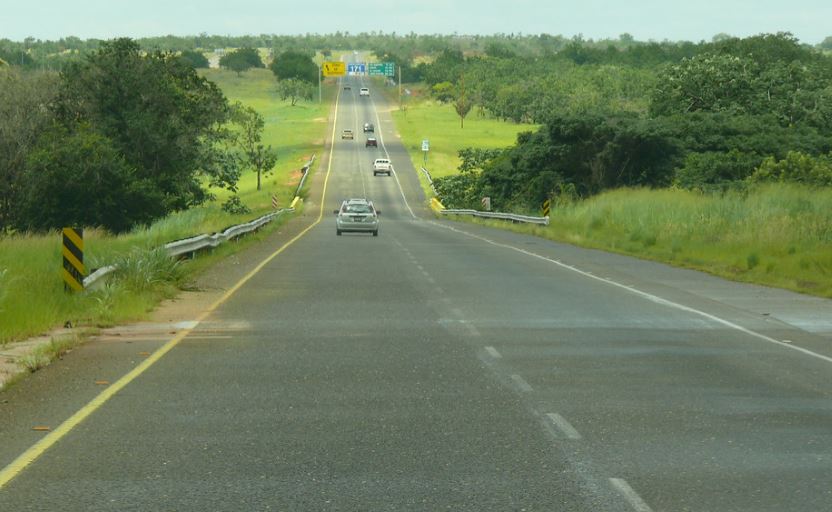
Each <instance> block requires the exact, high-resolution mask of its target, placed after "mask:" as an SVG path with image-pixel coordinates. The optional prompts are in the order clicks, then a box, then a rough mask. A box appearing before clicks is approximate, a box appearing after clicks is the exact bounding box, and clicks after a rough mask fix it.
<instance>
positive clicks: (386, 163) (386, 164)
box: [373, 158, 393, 176]
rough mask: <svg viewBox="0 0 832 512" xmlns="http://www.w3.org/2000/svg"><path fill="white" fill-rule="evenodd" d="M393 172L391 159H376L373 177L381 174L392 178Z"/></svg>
mask: <svg viewBox="0 0 832 512" xmlns="http://www.w3.org/2000/svg"><path fill="white" fill-rule="evenodd" d="M391 172H393V164H391V163H390V159H389V158H376V159H375V161H374V162H373V176H378V175H379V174H386V175H388V176H390V173H391Z"/></svg>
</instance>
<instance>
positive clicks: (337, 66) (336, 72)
mask: <svg viewBox="0 0 832 512" xmlns="http://www.w3.org/2000/svg"><path fill="white" fill-rule="evenodd" d="M322 69H323V72H324V76H344V75H346V74H347V63H346V62H329V61H327V62H324V65H323V67H322Z"/></svg>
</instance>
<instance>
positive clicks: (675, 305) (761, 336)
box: [431, 221, 832, 363]
mask: <svg viewBox="0 0 832 512" xmlns="http://www.w3.org/2000/svg"><path fill="white" fill-rule="evenodd" d="M431 223H432V224H434V225H436V226H439V227H442V228H445V229H449V230H451V231H454V232H457V233H461V234H463V235H466V236H469V237H471V238H476V239H478V240H482V241H483V242H486V243H489V244H491V245H494V246H496V247H502V248H504V249H511V250H513V251H517V252H519V253H522V254H525V255H527V256H532V257H534V258H538V259H541V260H544V261H548V262H550V263H553V264H555V265H557V266H559V267H561V268H565V269H567V270H571V271H572V272H576V273H578V274H580V275H582V276H585V277H588V278H590V279H595V280H596V281H601V282H602V283H607V284H610V285H612V286H617V287H619V288H621V289H624V290H627V291H629V292H632V293H635V294H636V295H640V296H641V297H643V298H645V299H647V300H650V301H652V302H655V303H657V304H661V305H664V306H668V307H671V308H676V309H678V310H681V311H685V312H688V313H693V314H695V315H699V316H701V317H704V318H707V319H708V320H711V321H714V322H716V323H719V324H722V325H724V326H726V327H730V328H732V329H736V330H737V331H740V332H743V333H745V334H748V335H749V336H753V337H755V338H759V339H761V340H764V341H768V342H769V343H774V344H775V345H780V346H781V347H785V348H788V349H792V350H796V351H798V352H801V353H803V354H805V355H808V356H812V357H815V358H817V359H820V360H822V361H826V362H827V363H832V357H829V356H825V355H823V354H818V353H817V352H813V351H811V350H809V349H805V348H803V347H798V346H796V345H792V344H790V343H784V342H782V341H780V340H776V339H774V338H771V337H769V336H766V335H765V334H760V333H758V332H755V331H752V330H751V329H747V328H745V327H743V326H741V325H738V324H735V323H733V322H730V321H728V320H725V319H723V318H719V317H718V316H714V315H712V314H710V313H705V312H704V311H700V310H698V309H694V308H692V307H689V306H685V305H682V304H679V303H677V302H673V301H671V300H668V299H663V298H661V297H658V296H656V295H653V294H650V293H647V292H643V291H641V290H639V289H637V288H633V287H632V286H627V285H625V284H621V283H618V282H616V281H613V280H612V279H606V278H603V277H598V276H595V275H592V274H591V273H589V272H585V271H583V270H580V269H578V268H575V267H573V266H572V265H566V264H565V263H561V262H559V261H557V260H553V259H551V258H547V257H546V256H541V255H540V254H535V253H533V252H529V251H527V250H525V249H520V248H518V247H514V246H511V245H508V244H501V243H499V242H495V241H493V240H489V239H488V238H484V237H481V236H479V235H475V234H473V233H469V232H467V231H463V230H461V229H457V228H454V227H453V226H445V225H443V224H440V223H438V222H434V221H431Z"/></svg>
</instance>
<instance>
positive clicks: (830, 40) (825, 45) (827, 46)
mask: <svg viewBox="0 0 832 512" xmlns="http://www.w3.org/2000/svg"><path fill="white" fill-rule="evenodd" d="M818 47H819V48H822V49H824V50H832V36H828V37H827V38H826V39H824V40H823V42H821V43H820V44H819V45H818Z"/></svg>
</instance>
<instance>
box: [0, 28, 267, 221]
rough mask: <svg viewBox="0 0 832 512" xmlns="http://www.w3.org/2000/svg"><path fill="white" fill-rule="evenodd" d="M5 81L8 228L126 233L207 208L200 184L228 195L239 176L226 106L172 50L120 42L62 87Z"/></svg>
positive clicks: (3, 197) (1, 131) (0, 141)
mask: <svg viewBox="0 0 832 512" xmlns="http://www.w3.org/2000/svg"><path fill="white" fill-rule="evenodd" d="M0 79H2V80H3V81H4V83H6V84H8V86H9V87H7V88H3V95H4V97H5V99H6V100H7V101H8V103H6V102H2V103H3V104H4V105H6V106H4V107H3V108H4V110H6V111H7V112H5V113H6V114H8V115H7V116H4V117H3V119H2V121H0V149H1V150H2V152H0V178H2V179H0V227H2V228H4V229H31V230H43V229H51V228H58V227H61V226H65V225H69V224H77V225H82V226H102V227H105V228H107V229H109V230H112V231H115V232H121V231H125V230H128V229H130V228H132V227H133V226H135V225H136V224H146V223H149V222H151V221H152V220H154V219H158V218H161V217H164V216H165V215H167V214H169V213H171V212H174V211H178V210H184V209H187V208H189V207H191V206H194V205H197V204H201V203H203V202H205V201H206V200H207V199H209V198H210V195H209V194H208V193H207V191H206V190H205V188H204V183H205V181H206V179H205V178H207V181H208V183H210V184H211V185H213V186H223V187H227V188H232V189H233V188H234V186H235V184H236V181H237V179H238V178H239V171H240V167H241V159H240V158H239V157H237V156H236V153H235V152H234V151H232V150H231V149H230V146H231V145H233V143H234V140H233V138H232V137H231V132H230V131H229V130H227V129H226V127H225V125H226V123H227V122H228V121H232V119H231V118H230V109H229V106H228V102H227V100H226V99H225V97H224V96H223V94H222V93H221V92H220V90H219V89H218V88H217V87H216V85H214V84H212V83H211V82H209V81H207V80H205V79H204V78H201V77H200V76H199V75H197V74H196V72H195V71H194V69H193V67H191V66H190V64H188V63H186V62H184V61H183V60H182V59H180V58H179V57H177V56H175V55H174V54H172V53H162V52H154V53H145V52H143V51H142V50H141V48H140V47H139V45H138V44H136V43H135V42H133V41H131V40H129V39H118V40H114V41H111V42H107V43H102V44H101V45H100V48H99V50H98V51H96V52H94V53H92V54H90V55H88V56H86V57H85V58H84V59H83V60H82V61H80V62H73V63H70V64H69V65H68V66H67V67H66V68H65V69H64V71H63V72H62V73H61V75H60V77H58V78H57V79H56V77H54V75H49V74H46V75H43V74H40V75H39V74H34V75H30V74H26V73H24V74H23V75H17V74H15V73H13V72H4V75H3V76H2V77H0ZM260 129H261V130H262V126H261V127H260Z"/></svg>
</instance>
